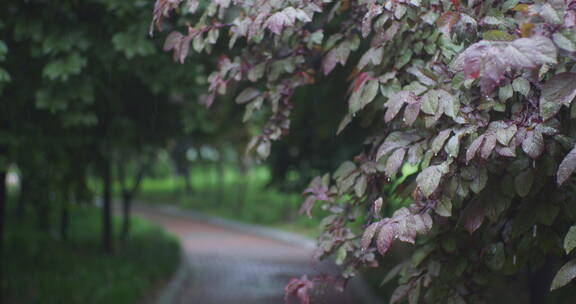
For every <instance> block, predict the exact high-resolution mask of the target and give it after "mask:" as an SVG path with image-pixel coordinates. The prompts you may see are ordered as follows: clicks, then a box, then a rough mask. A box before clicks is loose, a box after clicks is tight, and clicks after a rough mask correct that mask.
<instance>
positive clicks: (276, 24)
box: [266, 12, 294, 35]
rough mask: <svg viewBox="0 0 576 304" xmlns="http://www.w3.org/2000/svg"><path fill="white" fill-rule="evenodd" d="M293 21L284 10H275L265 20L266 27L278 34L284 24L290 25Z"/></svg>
mask: <svg viewBox="0 0 576 304" xmlns="http://www.w3.org/2000/svg"><path fill="white" fill-rule="evenodd" d="M292 25H294V22H293V21H292V20H291V19H290V17H288V16H287V15H286V14H285V13H284V12H277V13H275V14H274V15H272V16H270V18H268V20H266V27H267V28H268V29H269V30H270V31H272V32H273V33H274V34H276V35H280V34H281V33H282V30H283V29H284V27H285V26H292Z"/></svg>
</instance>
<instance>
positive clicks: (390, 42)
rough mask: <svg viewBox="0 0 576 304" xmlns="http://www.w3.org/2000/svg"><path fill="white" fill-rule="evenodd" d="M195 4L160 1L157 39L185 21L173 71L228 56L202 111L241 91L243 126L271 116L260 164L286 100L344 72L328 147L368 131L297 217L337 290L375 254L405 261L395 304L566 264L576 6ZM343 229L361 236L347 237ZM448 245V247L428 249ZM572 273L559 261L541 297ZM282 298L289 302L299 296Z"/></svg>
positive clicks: (479, 291)
mask: <svg viewBox="0 0 576 304" xmlns="http://www.w3.org/2000/svg"><path fill="white" fill-rule="evenodd" d="M198 3H199V1H198V0H189V1H180V0H171V1H168V0H157V1H156V5H155V9H154V17H153V23H154V25H155V26H156V27H157V28H159V29H162V28H163V26H162V22H163V20H164V19H165V18H166V16H169V15H170V14H171V13H172V12H173V11H176V10H177V11H178V12H180V13H181V14H182V15H187V14H194V15H196V16H195V17H194V19H191V20H190V21H191V22H189V23H187V32H186V33H184V34H175V33H173V34H171V35H170V37H171V38H172V40H169V41H167V44H168V45H170V46H174V47H168V48H167V49H173V50H174V56H175V57H176V58H178V59H179V60H180V61H183V57H185V56H186V55H187V53H188V51H189V48H188V45H189V44H190V43H191V44H192V48H193V49H194V50H195V51H207V52H210V51H211V49H212V46H213V45H215V44H217V43H219V41H220V40H222V39H220V40H219V38H220V37H224V36H226V35H224V34H225V33H229V36H230V37H229V39H227V40H228V45H229V46H230V48H231V49H232V50H233V51H231V52H230V53H229V56H226V55H222V56H221V57H220V60H219V64H218V66H217V70H216V71H215V72H214V73H212V74H211V76H210V77H209V81H210V88H209V92H210V95H209V97H208V100H209V102H208V104H211V103H212V102H213V100H214V98H215V96H216V94H218V93H220V94H224V93H227V89H228V88H229V87H230V86H231V85H232V84H234V83H239V84H238V85H239V86H240V87H241V88H244V89H243V90H242V91H241V92H240V93H239V98H238V99H237V101H238V102H242V103H245V104H246V107H247V113H253V112H254V110H256V111H262V112H264V113H266V115H268V116H269V120H268V122H267V123H266V124H265V125H264V127H263V128H262V132H261V134H260V135H258V136H257V137H255V138H254V139H253V140H252V142H251V144H250V146H249V148H250V149H254V151H256V153H257V154H258V155H259V156H260V157H262V158H265V157H267V156H268V154H269V152H270V145H271V141H273V140H277V139H279V138H280V137H282V135H285V134H287V133H288V130H289V126H290V113H291V110H292V108H293V107H294V104H295V103H297V102H299V101H300V100H298V99H295V98H294V94H295V92H296V91H297V89H298V88H299V87H301V86H312V87H314V83H315V80H316V78H321V77H322V76H321V75H320V74H324V75H325V76H326V77H327V79H331V78H330V77H332V73H333V71H334V70H337V69H338V68H337V67H338V66H344V68H348V69H349V67H351V65H352V64H355V68H354V69H352V70H351V71H350V76H349V79H350V85H349V90H348V108H349V111H348V114H346V115H345V116H344V117H343V120H342V123H341V125H340V127H339V130H338V132H340V131H342V130H343V129H344V128H346V126H347V125H348V124H349V123H350V122H352V121H354V120H355V119H357V117H356V116H359V117H362V118H364V119H366V117H368V119H369V121H370V123H369V124H365V125H367V127H366V129H365V135H364V138H365V143H366V147H365V148H364V149H361V147H358V151H359V152H360V154H358V155H357V156H356V157H354V159H353V160H352V161H348V162H345V163H343V164H342V165H341V166H340V168H338V170H336V171H335V172H334V173H333V174H332V175H324V176H323V177H318V178H316V179H314V180H313V181H312V184H311V186H310V188H309V190H307V193H308V198H307V200H306V203H305V205H304V206H305V208H304V211H306V212H309V211H310V209H311V208H312V206H313V204H314V202H317V201H320V202H321V203H322V204H323V205H324V206H325V207H326V208H327V209H328V210H330V211H331V212H332V213H333V214H331V215H329V216H328V217H327V218H326V219H325V223H326V224H325V225H324V227H325V231H324V234H323V236H321V237H320V246H319V253H320V255H321V256H325V255H329V254H332V253H334V252H339V255H342V254H343V255H344V256H345V261H346V262H345V265H346V266H347V268H346V269H345V271H344V273H343V278H344V279H347V278H348V277H350V276H351V275H353V274H354V273H355V272H356V269H357V268H359V267H362V266H373V265H374V263H375V254H376V253H379V254H381V255H384V254H386V252H387V251H388V249H389V248H390V244H391V243H392V242H393V241H395V240H398V241H403V242H409V243H416V244H417V247H418V249H417V250H416V251H415V252H414V256H413V257H412V262H407V263H404V264H401V266H399V268H398V269H396V273H397V274H399V276H400V279H399V283H400V286H399V287H398V288H397V289H396V291H395V292H394V294H393V295H392V300H391V301H392V302H398V301H400V300H402V299H404V298H407V299H408V300H409V302H418V301H419V299H420V300H422V301H426V302H445V301H448V302H450V301H453V302H469V301H471V302H474V301H479V300H480V299H481V298H482V296H486V297H489V293H484V292H483V291H486V290H489V287H490V286H489V282H490V278H491V277H497V276H502V275H511V274H514V273H519V272H521V271H524V270H525V269H528V270H531V271H533V270H536V269H538V268H540V267H541V266H542V265H543V264H544V263H545V262H546V261H547V260H550V259H551V258H552V257H562V258H563V259H566V261H568V260H569V259H567V258H566V256H565V255H568V254H569V252H565V253H563V252H562V239H564V238H565V234H566V232H567V231H568V229H569V228H570V226H571V225H573V224H574V221H575V219H576V218H575V214H574V212H573V210H574V204H575V203H576V202H575V201H574V198H573V197H571V196H569V195H567V194H566V192H567V191H566V190H568V189H570V188H571V187H573V180H572V179H570V178H569V177H570V176H571V175H572V173H573V171H574V170H575V169H576V164H575V162H576V158H575V157H574V152H570V153H568V151H569V150H570V149H572V146H573V144H574V136H575V133H574V125H573V122H572V121H571V119H572V118H573V117H574V109H575V106H574V105H573V104H572V100H573V99H574V95H575V94H576V88H575V87H574V84H575V83H576V73H575V72H576V67H575V66H574V51H575V41H576V36H575V33H576V32H575V24H576V11H575V10H576V2H574V1H563V0H550V1H518V0H508V1H496V0H490V1H467V2H464V1H460V0H451V1H441V0H418V1H407V0H406V1H379V0H362V1H346V0H342V1H331V0H324V1H320V0H309V1H280V0H278V1H258V0H255V1H230V0H219V1H212V2H210V3H207V4H206V6H203V7H201V8H198ZM192 21H193V23H192ZM176 45H178V47H175V46H176ZM355 55H356V56H355ZM335 85H342V84H340V83H336V84H335ZM302 101H304V100H302ZM326 102H333V101H326ZM565 108H570V109H569V110H565ZM374 113H375V114H374ZM382 117H383V119H382ZM567 154H568V155H567ZM566 155H567V156H566ZM405 164H411V165H418V166H419V167H420V172H419V173H418V174H417V175H416V176H413V177H412V178H407V179H405V180H404V181H403V182H402V183H403V187H404V188H405V189H410V191H406V192H404V193H403V195H406V196H409V195H410V194H409V193H410V192H411V199H412V202H411V203H410V204H409V206H407V207H404V208H401V209H399V210H397V211H396V212H395V213H394V214H393V215H392V216H391V217H389V218H381V214H380V213H379V210H380V208H381V207H380V206H381V204H380V202H382V204H386V201H387V200H388V199H389V198H388V197H384V196H383V193H382V189H383V188H384V186H385V185H386V184H387V183H388V181H389V179H390V178H392V177H394V176H395V175H396V174H397V171H398V169H399V168H401V167H402V166H403V165H405ZM558 189H560V191H558ZM364 211H365V212H364ZM353 221H361V222H363V223H364V227H365V229H364V230H363V231H355V230H354V229H351V228H350V227H349V226H350V223H351V222H353ZM462 230H464V231H467V232H468V235H467V236H466V235H462V234H461V233H460V232H461V231H462ZM457 236H458V237H457ZM360 239H362V240H363V242H361V243H362V245H363V246H362V245H361V244H360V242H359V240H360ZM446 242H450V243H453V244H454V246H451V247H449V248H446V246H441V245H440V244H444V243H446ZM566 242H567V243H568V244H570V243H571V241H570V240H567V241H566ZM570 247H571V246H570ZM453 260H459V261H460V260H462V261H464V262H463V263H464V264H462V263H459V264H458V265H461V266H458V268H457V269H454V267H453V266H451V265H450V264H447V263H446V262H447V261H453ZM573 273H574V262H573V261H569V262H568V263H567V264H566V265H565V266H564V267H563V268H562V269H561V270H560V272H559V273H558V275H557V277H556V279H555V280H554V282H553V284H552V289H555V288H559V287H561V286H563V285H565V284H568V283H569V282H570V281H571V279H573ZM304 283H305V282H304V281H303V282H302V284H301V286H305V287H306V286H308V285H307V284H304ZM544 284H549V282H544ZM291 286H293V287H294V286H300V285H298V284H296V283H295V282H292V285H291ZM543 287H544V288H546V286H543ZM306 288H307V287H306ZM423 288H424V289H423ZM290 290H291V291H292V292H294V293H295V294H298V295H299V297H300V298H301V299H302V295H301V294H300V293H299V291H298V290H299V289H298V288H292V289H290Z"/></svg>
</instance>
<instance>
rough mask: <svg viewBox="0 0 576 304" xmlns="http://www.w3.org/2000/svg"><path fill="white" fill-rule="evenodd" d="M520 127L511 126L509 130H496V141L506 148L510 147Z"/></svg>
mask: <svg viewBox="0 0 576 304" xmlns="http://www.w3.org/2000/svg"><path fill="white" fill-rule="evenodd" d="M517 131H518V127H516V125H511V126H509V127H508V128H503V129H498V130H496V139H497V140H498V142H499V143H500V144H502V145H504V146H508V144H509V143H510V140H512V138H513V137H514V135H516V132H517Z"/></svg>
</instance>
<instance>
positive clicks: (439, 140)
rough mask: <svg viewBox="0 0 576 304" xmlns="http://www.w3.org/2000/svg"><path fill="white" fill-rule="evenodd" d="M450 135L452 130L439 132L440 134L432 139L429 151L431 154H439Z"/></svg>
mask: <svg viewBox="0 0 576 304" xmlns="http://www.w3.org/2000/svg"><path fill="white" fill-rule="evenodd" d="M450 134H452V129H448V130H442V131H440V133H438V135H436V137H434V139H433V140H432V144H431V145H430V149H432V152H434V153H438V152H440V151H441V150H442V148H443V147H444V143H446V140H447V139H448V137H450Z"/></svg>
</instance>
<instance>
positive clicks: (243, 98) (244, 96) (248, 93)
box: [236, 87, 261, 104]
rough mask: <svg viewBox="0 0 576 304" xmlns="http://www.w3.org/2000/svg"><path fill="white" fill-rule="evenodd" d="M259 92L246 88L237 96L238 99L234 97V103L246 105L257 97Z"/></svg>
mask: <svg viewBox="0 0 576 304" xmlns="http://www.w3.org/2000/svg"><path fill="white" fill-rule="evenodd" d="M260 94H261V93H260V90H258V89H256V88H253V87H248V88H246V89H244V90H243V91H242V93H240V94H239V95H238V97H236V103H240V104H243V103H246V102H248V101H250V100H252V99H254V98H256V97H258V96H259V95H260Z"/></svg>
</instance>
